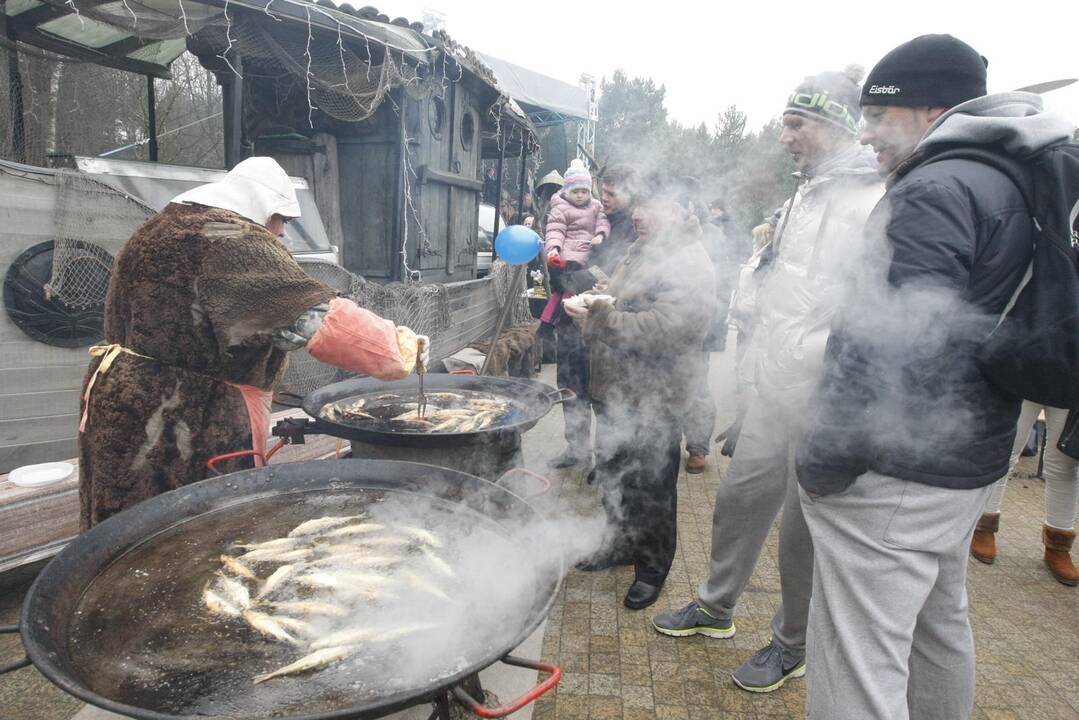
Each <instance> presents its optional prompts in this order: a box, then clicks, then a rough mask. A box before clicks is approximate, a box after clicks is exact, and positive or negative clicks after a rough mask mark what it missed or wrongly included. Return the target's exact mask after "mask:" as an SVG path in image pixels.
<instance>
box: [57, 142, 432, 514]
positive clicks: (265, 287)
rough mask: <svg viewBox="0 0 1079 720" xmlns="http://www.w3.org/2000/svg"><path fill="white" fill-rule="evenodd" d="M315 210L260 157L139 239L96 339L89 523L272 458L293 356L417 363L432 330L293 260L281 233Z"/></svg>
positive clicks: (175, 208)
mask: <svg viewBox="0 0 1079 720" xmlns="http://www.w3.org/2000/svg"><path fill="white" fill-rule="evenodd" d="M299 215H300V206H299V204H298V202H297V200H296V192H295V190H294V189H293V186H292V181H291V180H290V179H289V177H288V176H287V175H286V174H285V172H284V170H282V169H281V167H280V166H279V165H278V164H277V163H276V162H275V161H273V160H272V159H270V158H264V157H255V158H249V159H247V160H244V161H243V162H241V163H240V164H239V165H237V166H236V167H235V168H234V169H233V170H232V171H231V172H229V173H228V174H227V175H226V176H225V177H224V178H223V179H221V180H220V181H218V182H214V183H210V184H208V185H203V186H200V187H197V188H195V189H193V190H190V191H188V192H185V193H183V194H181V195H179V196H177V197H176V198H174V199H173V201H172V202H171V203H169V205H167V206H166V207H165V209H164V210H162V211H161V212H159V213H158V214H157V215H155V216H153V217H152V218H150V219H149V220H147V221H146V223H144V224H143V225H142V227H140V228H139V229H138V230H137V231H136V232H135V234H134V236H132V238H131V239H130V240H128V242H127V244H126V245H125V246H124V248H123V250H122V251H121V252H120V255H119V257H118V258H117V259H116V264H115V266H114V267H113V273H112V279H111V282H110V285H109V293H108V298H107V300H106V303H105V337H106V338H107V343H108V344H106V345H99V346H95V347H93V348H91V349H90V354H91V355H92V356H93V359H92V360H91V362H90V367H89V369H88V371H87V374H86V379H85V381H84V384H83V400H82V422H81V424H80V433H79V500H80V505H81V517H80V520H81V525H82V528H83V529H84V530H85V529H87V528H89V527H91V526H93V525H95V524H97V523H99V522H101V521H102V520H104V519H106V518H108V517H109V516H110V515H113V514H115V513H117V512H120V511H121V510H124V509H126V508H128V507H130V506H131V505H134V504H135V503H137V502H140V501H141V500H145V499H147V498H149V497H152V496H154V495H157V494H159V493H162V492H166V491H168V490H173V489H175V488H177V487H180V486H182V485H186V484H188V483H192V482H195V481H197V480H201V479H203V478H204V477H206V475H207V474H208V472H209V471H208V469H207V466H206V462H207V461H208V460H209V459H210V458H212V457H214V456H217V455H221V454H224V453H231V452H237V451H244V450H253V454H254V461H255V464H256V465H257V464H261V459H262V452H263V450H264V445H265V440H266V434H267V430H268V425H269V415H270V397H271V393H272V390H273V387H274V385H275V384H276V383H277V382H278V380H279V379H280V377H281V375H282V374H283V372H284V370H285V364H286V360H285V358H286V352H287V351H289V350H294V349H297V348H300V347H305V346H306V347H307V350H308V351H309V352H310V353H311V354H312V355H313V356H314V357H316V358H318V359H319V360H322V361H323V362H327V363H330V364H333V365H336V366H338V367H342V368H345V369H347V370H350V371H352V372H360V373H368V374H371V375H374V376H376V377H378V378H381V379H398V378H403V377H405V376H406V375H408V373H409V372H410V371H411V370H412V369H413V368H414V367H415V365H416V362H417V350H418V347H419V343H418V340H419V339H420V337H419V336H417V335H416V334H415V333H413V332H412V331H411V330H409V329H408V328H404V327H395V326H394V325H393V323H391V322H389V321H387V320H384V319H382V318H379V317H378V316H376V315H374V314H372V313H370V312H367V311H365V310H362V309H360V308H359V307H357V306H356V305H355V303H353V302H352V301H350V300H346V299H344V298H338V297H336V292H335V291H334V290H333V289H332V288H330V287H328V286H326V285H323V284H322V283H320V282H318V281H316V280H314V279H313V278H311V277H310V276H308V275H307V274H306V273H305V272H304V271H303V270H302V269H300V267H299V266H298V265H297V264H296V261H295V260H293V259H292V256H291V255H290V254H289V252H288V250H287V249H286V247H285V245H284V244H283V243H282V242H281V241H280V240H279V239H278V237H277V236H278V235H279V234H280V233H281V232H283V231H284V225H285V224H286V223H287V222H288V220H289V219H291V218H295V217H299ZM423 339H424V340H426V339H425V338H423ZM425 345H426V343H425ZM420 354H421V355H424V353H422V352H421V353H420ZM421 361H425V358H422V357H421ZM251 464H252V458H251V457H244V458H241V459H236V460H229V461H226V462H223V463H221V465H220V466H219V467H220V468H221V469H222V470H225V471H235V470H240V469H243V468H244V467H250V466H251Z"/></svg>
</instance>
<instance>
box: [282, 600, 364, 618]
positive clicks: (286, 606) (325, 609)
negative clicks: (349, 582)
mask: <svg viewBox="0 0 1079 720" xmlns="http://www.w3.org/2000/svg"><path fill="white" fill-rule="evenodd" d="M269 605H270V606H272V607H274V608H275V609H277V610H281V611H283V612H294V613H302V614H304V615H329V616H330V617H345V616H346V615H348V613H349V611H348V608H345V607H341V606H340V605H334V604H333V603H328V602H322V601H320V600H294V601H291V602H275V603H269Z"/></svg>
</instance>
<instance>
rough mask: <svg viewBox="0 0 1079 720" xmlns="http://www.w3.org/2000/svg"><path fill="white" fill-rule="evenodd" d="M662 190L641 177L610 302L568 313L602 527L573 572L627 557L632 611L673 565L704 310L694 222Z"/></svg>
mask: <svg viewBox="0 0 1079 720" xmlns="http://www.w3.org/2000/svg"><path fill="white" fill-rule="evenodd" d="M662 183H663V179H662V178H656V180H655V181H654V182H650V183H649V188H650V191H651V192H652V193H653V194H652V196H651V197H650V198H649V199H648V200H647V201H645V202H643V203H640V204H638V205H637V207H636V208H635V209H634V212H633V219H634V224H635V226H636V229H637V234H638V239H637V240H636V242H634V243H633V244H632V245H631V246H630V247H629V249H628V250H627V252H626V255H625V257H624V258H623V259H622V261H621V262H620V263H619V264H618V266H617V267H616V268H615V270H614V273H613V274H612V275H611V279H610V283H609V287H608V289H607V290H606V292H609V293H611V295H613V296H614V297H613V298H611V297H609V296H606V297H605V296H603V295H596V294H587V293H586V294H584V295H581V296H579V299H580V301H581V303H580V305H574V304H573V302H572V301H571V302H567V303H566V306H565V307H566V313H567V314H569V315H570V316H571V317H573V318H574V320H575V321H577V322H579V323H581V324H582V326H583V332H584V339H585V342H586V344H587V346H588V351H589V358H590V361H591V362H590V364H591V377H590V379H589V382H590V385H589V392H590V395H591V399H592V401H593V406H594V407H595V408H596V410H597V412H596V417H597V422H596V449H597V452H596V455H597V458H596V460H597V462H596V476H597V480H598V481H599V482H600V484H601V487H602V488H603V497H604V503H603V504H604V508H605V509H606V511H607V514H608V523H609V528H610V530H611V537H610V540H609V542H608V544H607V546H606V547H605V548H603V549H602V550H601V551H600V553H599V555H598V556H597V557H596V558H593V559H592V560H591V561H590V562H589V563H587V567H585V568H582V569H592V570H596V569H600V568H602V567H611V566H613V565H617V564H622V563H624V562H632V563H633V565H634V582H633V584H632V585H631V586H630V588H629V591H628V592H627V593H626V596H625V599H624V604H625V605H626V606H627V607H629V608H633V609H640V608H644V607H647V606H649V605H651V604H652V603H654V602H655V601H656V598H657V597H658V596H659V592H660V589H661V588H662V586H663V583H664V581H665V579H666V577H667V573H668V571H669V570H670V567H671V562H672V561H673V559H674V552H675V542H676V538H677V527H676V517H675V509H676V504H677V492H676V487H675V484H676V482H677V479H678V462H679V428H680V423H679V418H681V417H682V414H683V413H684V412H685V406H686V402H687V401H688V399H689V388H690V383H691V381H692V379H693V378H694V377H696V376H697V373H698V369H697V365H698V364H699V362H700V346H701V342H702V340H703V338H704V333H705V331H706V329H707V327H708V325H709V323H710V321H711V314H712V309H713V308H712V305H711V304H709V303H701V302H698V300H697V297H698V295H699V294H700V293H708V294H711V293H712V292H713V291H714V288H713V279H712V267H711V263H709V262H708V256H707V254H706V253H705V251H704V248H702V247H701V244H700V225H699V223H698V222H697V220H696V218H694V217H692V216H687V215H686V214H685V213H684V211H683V210H682V209H681V208H680V207H679V206H678V204H677V202H676V198H675V195H674V194H673V193H672V192H670V190H669V189H667V190H665V189H664V188H663V187H662ZM605 244H606V243H605ZM575 300H576V298H575Z"/></svg>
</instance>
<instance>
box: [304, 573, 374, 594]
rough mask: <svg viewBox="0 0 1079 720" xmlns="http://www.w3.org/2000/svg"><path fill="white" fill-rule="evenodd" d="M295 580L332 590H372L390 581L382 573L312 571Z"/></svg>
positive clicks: (310, 585)
mask: <svg viewBox="0 0 1079 720" xmlns="http://www.w3.org/2000/svg"><path fill="white" fill-rule="evenodd" d="M296 580H297V582H300V583H302V584H304V585H307V586H309V587H315V588H330V589H332V590H355V589H362V590H373V589H377V588H382V587H385V586H386V585H388V584H389V582H390V581H389V580H388V579H387V578H385V577H383V576H382V575H375V574H373V573H365V572H347V573H330V572H314V573H310V574H308V575H301V576H300V577H298V578H296Z"/></svg>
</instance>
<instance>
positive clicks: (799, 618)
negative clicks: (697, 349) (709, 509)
mask: <svg viewBox="0 0 1079 720" xmlns="http://www.w3.org/2000/svg"><path fill="white" fill-rule="evenodd" d="M796 435H798V431H797V430H795V429H794V428H792V427H791V424H790V421H789V420H787V419H786V417H785V414H784V413H783V412H782V410H781V409H777V408H771V407H769V406H768V405H767V404H766V403H764V402H763V401H761V400H760V399H759V398H754V399H753V400H752V401H751V402H750V405H749V409H748V411H747V412H746V417H745V420H744V422H743V423H742V433H741V435H739V436H738V444H737V446H736V447H735V450H734V458H733V459H732V460H731V464H730V465H728V466H727V474H726V475H725V476H724V477H723V481H722V482H721V483H720V485H719V492H718V493H717V494H716V509H715V513H714V514H713V516H712V560H711V566H710V569H709V573H708V578H707V579H706V580H704V581H703V582H702V583H701V585H700V588H699V589H698V590H697V593H698V597H699V599H700V602H701V604H702V605H704V606H705V607H706V608H708V610H709V611H711V612H712V613H713V614H715V615H721V616H723V617H726V618H729V617H731V616H732V613H733V612H734V606H735V605H736V604H737V603H738V598H739V596H741V594H742V591H743V590H745V587H746V583H748V582H749V578H750V576H751V575H752V574H753V568H754V567H755V566H756V564H757V558H758V557H759V556H760V553H761V548H762V547H764V541H765V539H766V538H767V537H768V531H769V530H770V529H771V527H772V522H773V521H774V520H775V517H776V514H777V513H778V512H779V509H780V507H782V508H783V518H782V520H781V521H780V525H779V582H780V588H781V590H782V593H783V604H782V605H781V606H780V608H779V610H777V611H776V614H775V617H774V618H772V636H773V639H774V640H775V641H776V643H777V644H779V645H780V646H781V647H782V648H783V649H784V650H787V651H789V652H790V653H792V654H794V655H802V654H804V653H805V645H806V622H807V618H808V616H809V594H810V591H811V589H812V584H813V543H812V540H811V539H810V536H809V530H808V529H807V528H806V524H805V519H804V518H803V517H802V505H801V503H800V502H799V500H798V484H797V482H796V481H795V478H794V464H793V444H794V442H795V440H796V437H795V436H796Z"/></svg>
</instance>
